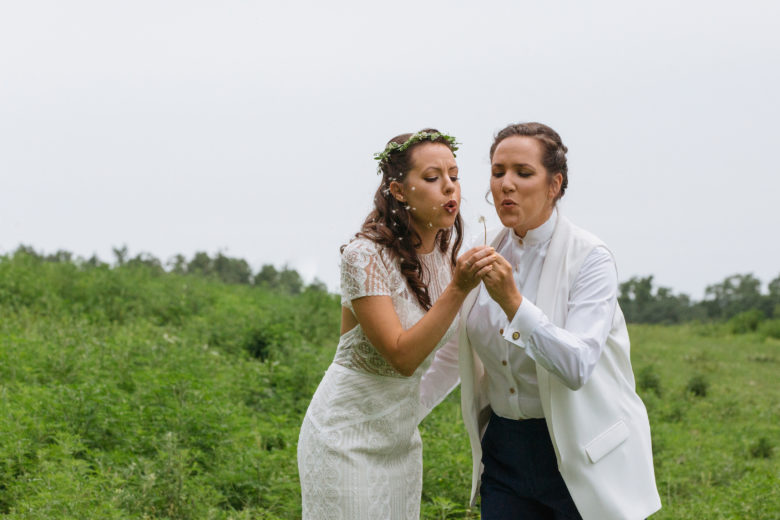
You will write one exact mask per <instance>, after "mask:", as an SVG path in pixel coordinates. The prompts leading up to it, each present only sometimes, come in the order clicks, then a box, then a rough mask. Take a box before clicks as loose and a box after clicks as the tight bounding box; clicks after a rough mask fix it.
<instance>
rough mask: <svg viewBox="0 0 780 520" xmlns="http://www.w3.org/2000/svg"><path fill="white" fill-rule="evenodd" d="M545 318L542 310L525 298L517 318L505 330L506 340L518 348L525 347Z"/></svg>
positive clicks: (516, 315) (516, 314)
mask: <svg viewBox="0 0 780 520" xmlns="http://www.w3.org/2000/svg"><path fill="white" fill-rule="evenodd" d="M543 318H544V313H543V312H542V310H541V309H540V308H539V307H537V306H536V305H534V304H533V303H531V302H530V301H528V298H523V301H522V302H520V306H519V307H518V308H517V312H515V316H514V317H513V318H512V321H510V322H509V326H508V327H507V328H506V329H505V330H504V339H505V340H507V341H508V342H510V343H513V344H515V345H517V346H518V347H525V346H526V344H527V343H528V338H530V337H531V333H532V332H533V331H534V330H535V329H536V327H537V326H538V325H539V324H540V323H541V322H542V320H543Z"/></svg>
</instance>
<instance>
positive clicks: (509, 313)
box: [482, 253, 523, 321]
mask: <svg viewBox="0 0 780 520" xmlns="http://www.w3.org/2000/svg"><path fill="white" fill-rule="evenodd" d="M495 255H496V260H495V261H494V262H493V268H492V269H491V270H490V272H488V273H487V274H486V275H485V276H484V277H483V278H482V282H483V283H484V284H485V288H486V289H487V291H488V294H490V297H491V298H493V300H495V302H496V303H497V304H498V305H500V306H501V308H502V309H503V311H504V313H505V314H506V317H507V318H508V319H509V320H510V321H511V320H512V318H514V316H515V313H516V312H517V308H518V307H520V304H521V303H522V301H523V295H522V294H520V290H519V289H518V288H517V285H515V277H514V274H513V273H512V264H510V263H509V262H507V260H506V258H504V257H503V256H501V255H499V254H498V253H496V254H495Z"/></svg>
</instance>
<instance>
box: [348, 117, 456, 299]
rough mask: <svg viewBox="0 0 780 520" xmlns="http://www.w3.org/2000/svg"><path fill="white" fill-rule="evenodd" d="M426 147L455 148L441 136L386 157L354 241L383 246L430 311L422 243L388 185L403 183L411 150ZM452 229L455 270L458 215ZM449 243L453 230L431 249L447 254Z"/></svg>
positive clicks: (401, 137) (397, 140) (397, 138)
mask: <svg viewBox="0 0 780 520" xmlns="http://www.w3.org/2000/svg"><path fill="white" fill-rule="evenodd" d="M420 132H428V133H437V134H439V133H440V132H439V131H438V130H436V129H435V128H425V129H423V130H420ZM418 133H419V132H418ZM413 135H415V134H401V135H397V136H395V137H393V138H392V139H390V141H388V142H387V145H385V149H387V146H388V145H390V143H398V144H403V143H405V142H406V141H407V140H408V139H409V138H411V137H412V136H413ZM428 143H441V144H443V145H445V146H446V147H447V148H449V149H450V150H453V146H454V145H453V144H452V143H451V142H450V141H449V140H447V139H446V137H445V136H444V135H441V136H438V137H435V138H433V139H426V140H423V141H419V142H416V143H413V144H412V145H411V146H409V147H408V148H407V149H405V150H403V151H400V150H396V151H394V152H392V153H389V154H388V155H387V157H386V158H385V159H383V160H382V161H381V162H380V163H379V170H380V172H381V174H382V181H381V182H380V184H379V188H377V190H376V193H375V194H374V209H373V210H372V211H371V212H370V213H369V214H368V216H367V217H366V220H365V221H364V222H363V225H362V226H361V228H360V231H359V232H357V233H356V234H355V238H358V237H363V238H367V239H369V240H371V241H373V242H375V243H377V244H380V245H382V246H384V247H385V248H386V249H387V250H388V251H390V253H391V255H392V256H393V257H394V258H396V259H398V263H399V265H400V267H401V274H402V275H403V276H404V278H406V283H407V285H408V286H409V288H410V289H411V290H412V292H413V293H414V295H415V297H416V298H417V301H418V302H419V304H420V306H421V307H422V308H423V309H425V310H426V311H427V310H428V309H430V308H431V297H430V294H429V293H428V286H427V285H426V283H425V282H424V281H423V267H422V263H421V262H420V258H419V257H418V256H417V250H416V248H417V247H419V246H420V245H421V244H422V239H421V238H420V235H419V234H418V233H417V231H415V230H414V228H413V227H412V216H411V213H410V211H409V207H408V206H407V205H406V203H403V202H400V201H398V200H396V198H395V197H393V195H392V194H391V193H390V183H391V182H393V181H396V182H399V183H402V182H403V181H404V180H405V179H406V175H407V173H408V172H409V170H410V169H411V168H412V161H411V157H412V152H413V150H415V149H416V148H417V147H419V146H424V145H425V144H428ZM453 151H454V150H453ZM453 228H454V231H455V237H454V242H453V243H452V253H451V254H450V267H451V268H452V269H454V267H455V263H456V261H457V258H458V250H459V249H460V245H461V243H462V242H463V219H462V218H461V216H460V213H458V216H457V217H456V218H455V224H454V226H453ZM452 240H453V229H452V228H450V229H441V230H439V232H438V233H437V234H436V241H435V245H434V247H438V248H439V250H440V251H441V252H443V253H446V252H447V250H448V249H449V248H450V242H451V241H452ZM344 247H346V246H341V251H342V252H343V251H344Z"/></svg>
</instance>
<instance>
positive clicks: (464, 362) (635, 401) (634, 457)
mask: <svg viewBox="0 0 780 520" xmlns="http://www.w3.org/2000/svg"><path fill="white" fill-rule="evenodd" d="M508 231H509V230H508V228H502V229H500V230H499V231H498V233H497V234H496V235H495V236H494V237H493V239H492V240H491V241H490V244H491V245H492V246H493V247H497V246H498V244H500V243H501V240H502V239H503V237H504V235H505V234H506V233H507V232H508ZM596 246H604V244H603V243H602V242H601V241H600V240H599V239H598V238H596V237H595V236H593V235H591V234H590V233H588V232H587V231H585V230H583V229H580V228H578V227H576V226H574V225H573V224H572V223H571V222H569V221H568V219H566V218H565V217H563V216H562V215H560V214H559V216H558V222H557V224H556V227H555V230H554V231H553V235H552V238H551V242H550V246H549V248H548V251H547V256H546V258H545V261H544V265H543V267H542V273H541V277H540V280H539V289H538V292H537V301H536V302H535V304H536V305H537V307H539V308H540V309H541V310H542V311H543V312H544V313H545V314H546V315H547V317H548V318H549V319H550V321H551V322H552V323H553V324H555V325H556V326H558V327H563V326H564V324H565V323H566V314H567V304H568V295H569V289H570V288H571V287H572V286H573V284H574V280H575V278H576V277H577V274H578V273H579V270H580V267H581V266H582V263H583V262H584V260H585V258H586V257H587V256H588V254H589V253H590V252H591V251H592V250H593V248H595V247H596ZM478 292H479V291H476V290H475V291H472V292H471V294H470V295H469V296H468V297H467V299H466V301H465V302H464V304H463V307H462V308H461V314H460V316H461V320H460V327H459V366H460V378H461V407H462V411H463V421H464V422H465V426H466V431H467V432H468V434H469V439H470V441H471V455H472V469H473V471H472V483H471V504H472V506H473V505H474V503H475V501H476V495H477V491H478V487H479V480H480V475H481V472H482V462H481V460H482V446H481V442H480V439H481V435H482V434H483V433H484V428H485V426H486V425H487V419H488V418H489V417H490V407H489V403H487V397H486V396H487V391H486V390H487V389H486V380H485V378H484V374H485V369H484V367H483V365H482V363H481V361H480V360H479V357H478V356H477V354H476V352H475V351H474V349H473V348H472V346H471V343H470V342H469V338H468V334H467V333H466V322H467V321H468V320H467V318H468V315H469V312H470V311H471V308H472V307H473V305H474V302H475V301H476V297H477V294H478ZM536 373H537V378H538V383H539V393H540V396H541V400H542V409H543V410H544V416H545V420H546V422H547V427H548V429H549V431H550V437H551V438H552V444H553V447H554V448H555V455H556V458H557V461H558V468H559V470H560V472H561V475H562V476H563V480H564V481H565V482H566V486H567V487H568V489H569V492H570V493H571V496H572V498H573V499H574V503H575V504H576V506H577V510H578V511H579V512H580V514H581V515H582V517H583V520H610V519H615V520H618V519H621V520H622V519H628V520H632V519H642V518H646V517H647V516H649V515H650V514H652V513H654V512H655V511H657V510H658V509H660V508H661V499H660V497H659V496H658V490H657V489H656V484H655V473H654V471H653V455H652V449H651V445H650V423H649V420H648V418H647V411H646V410H645V406H644V404H643V403H642V400H641V399H640V398H639V396H638V395H637V394H636V391H635V383H634V374H633V371H632V369H631V361H630V357H629V339H628V331H627V329H626V323H625V319H624V318H623V313H622V311H621V310H620V307H619V306H618V307H617V309H616V311H615V317H614V319H613V322H612V329H611V331H610V333H609V336H608V337H607V342H606V345H605V346H604V350H603V352H602V354H601V357H600V358H599V360H598V363H597V364H596V368H595V369H594V370H593V373H592V374H591V376H590V378H589V379H588V381H587V382H586V383H585V384H584V385H583V386H582V387H581V388H579V389H578V390H571V389H569V388H567V387H566V386H565V385H564V384H563V382H562V381H560V380H559V379H558V377H557V376H556V375H554V374H551V373H550V372H548V371H547V370H545V369H544V368H542V367H541V366H540V365H538V364H537V366H536Z"/></svg>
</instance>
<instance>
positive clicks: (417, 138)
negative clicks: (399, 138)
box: [374, 132, 460, 175]
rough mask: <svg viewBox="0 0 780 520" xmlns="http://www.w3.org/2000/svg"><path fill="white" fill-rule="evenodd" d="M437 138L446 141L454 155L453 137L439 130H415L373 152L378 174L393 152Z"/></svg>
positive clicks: (455, 143)
mask: <svg viewBox="0 0 780 520" xmlns="http://www.w3.org/2000/svg"><path fill="white" fill-rule="evenodd" d="M437 139H444V140H445V141H447V143H448V146H449V147H450V150H452V155H453V157H454V156H455V151H456V150H457V149H458V144H460V143H458V141H456V140H455V138H454V137H453V136H451V135H447V134H443V133H441V132H417V133H416V134H414V135H412V136H411V137H410V138H409V139H407V140H406V141H405V142H403V143H396V142H395V141H393V142H390V143H388V144H387V146H386V147H385V149H384V150H383V151H381V152H377V153H375V154H374V159H375V160H377V161H379V164H378V165H377V168H376V172H377V173H378V174H380V175H381V174H382V164H383V163H384V162H386V161H387V160H388V159H389V158H390V154H392V153H395V152H403V151H404V150H406V149H407V148H409V147H410V146H412V145H413V144H415V143H419V142H421V141H436V140H437Z"/></svg>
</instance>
